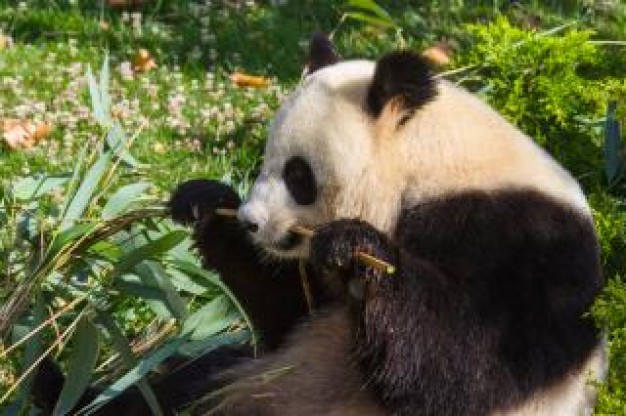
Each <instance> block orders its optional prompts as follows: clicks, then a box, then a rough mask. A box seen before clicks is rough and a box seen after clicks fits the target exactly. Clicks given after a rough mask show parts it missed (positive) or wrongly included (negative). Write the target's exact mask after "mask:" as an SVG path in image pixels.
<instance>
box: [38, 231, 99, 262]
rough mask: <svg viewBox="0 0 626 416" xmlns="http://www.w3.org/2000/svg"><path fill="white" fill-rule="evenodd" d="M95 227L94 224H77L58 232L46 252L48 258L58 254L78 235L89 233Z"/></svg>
mask: <svg viewBox="0 0 626 416" xmlns="http://www.w3.org/2000/svg"><path fill="white" fill-rule="evenodd" d="M94 228H95V225H94V224H76V225H73V226H71V227H69V228H67V229H65V230H63V231H61V232H59V233H57V234H56V235H55V236H54V239H53V240H52V244H51V245H50V248H49V249H48V250H47V252H46V258H47V259H50V258H52V257H54V256H56V255H57V254H58V253H59V251H61V250H62V249H63V248H64V247H66V246H67V245H68V244H69V243H71V242H73V241H74V240H75V239H77V238H78V237H82V236H84V235H85V234H88V233H89V232H91V231H92V230H93V229H94Z"/></svg>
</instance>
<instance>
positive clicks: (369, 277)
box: [310, 220, 397, 284]
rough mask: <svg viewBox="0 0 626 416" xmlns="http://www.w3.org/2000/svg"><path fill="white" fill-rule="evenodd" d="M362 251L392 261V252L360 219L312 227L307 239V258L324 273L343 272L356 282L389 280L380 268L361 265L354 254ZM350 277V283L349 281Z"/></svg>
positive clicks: (394, 253) (393, 254)
mask: <svg viewBox="0 0 626 416" xmlns="http://www.w3.org/2000/svg"><path fill="white" fill-rule="evenodd" d="M357 252H360V253H365V254H368V255H370V256H373V257H376V258H377V259H379V260H383V261H385V262H387V263H390V264H394V263H395V260H396V257H397V256H396V251H395V248H394V247H393V246H392V244H391V243H390V242H389V240H388V239H387V237H385V236H384V235H383V234H382V233H381V232H380V231H378V230H377V229H375V228H374V227H373V226H371V225H370V224H368V223H366V222H364V221H360V220H339V221H333V222H331V223H328V224H326V225H324V226H322V227H320V228H319V229H317V230H316V232H315V236H314V237H313V239H312V240H311V255H310V260H311V263H312V264H313V265H314V266H317V267H319V268H321V269H322V271H327V272H337V271H339V272H344V273H346V274H347V275H348V276H349V277H354V278H357V279H358V280H359V281H363V280H365V281H366V282H377V283H379V282H384V281H386V280H388V279H389V277H388V276H387V271H386V270H385V269H384V268H379V267H373V266H370V265H367V264H365V263H364V262H362V261H360V260H359V259H358V258H357V257H356V253H357ZM353 283H354V282H352V280H350V284H353Z"/></svg>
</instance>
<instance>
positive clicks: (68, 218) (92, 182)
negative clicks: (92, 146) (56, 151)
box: [61, 152, 111, 230]
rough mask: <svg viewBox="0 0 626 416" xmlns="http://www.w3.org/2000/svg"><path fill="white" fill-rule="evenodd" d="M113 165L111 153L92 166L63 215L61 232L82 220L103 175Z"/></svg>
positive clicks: (102, 156) (106, 153)
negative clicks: (79, 219) (74, 222)
mask: <svg viewBox="0 0 626 416" xmlns="http://www.w3.org/2000/svg"><path fill="white" fill-rule="evenodd" d="M110 165H111V153H109V152H104V153H102V154H101V155H100V157H99V158H98V160H96V162H95V163H94V164H93V165H92V166H91V168H90V169H89V170H88V171H87V173H86V174H85V177H84V178H83V180H82V182H81V183H80V185H79V186H78V189H77V190H76V193H75V194H74V196H73V197H72V200H71V202H70V204H69V205H68V207H67V211H66V212H65V213H64V215H63V221H62V225H61V230H64V229H67V228H68V227H69V226H71V224H72V222H73V221H75V220H77V219H78V218H80V217H81V216H82V215H83V214H84V212H85V210H86V209H87V207H88V206H89V203H90V202H91V198H92V196H93V195H94V193H95V191H96V189H97V187H98V185H99V184H100V181H101V180H102V177H103V175H104V174H105V172H106V171H107V170H108V168H109V167H110Z"/></svg>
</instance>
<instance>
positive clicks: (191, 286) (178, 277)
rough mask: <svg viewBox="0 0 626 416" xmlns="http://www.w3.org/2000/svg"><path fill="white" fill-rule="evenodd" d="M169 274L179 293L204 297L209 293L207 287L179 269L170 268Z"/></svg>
mask: <svg viewBox="0 0 626 416" xmlns="http://www.w3.org/2000/svg"><path fill="white" fill-rule="evenodd" d="M167 273H168V275H169V276H170V279H171V280H172V284H173V285H174V286H175V287H176V289H178V290H179V291H181V290H182V291H185V292H187V293H191V294H192V295H202V294H204V293H206V292H207V289H208V288H207V287H206V286H204V285H201V284H198V283H196V282H195V281H194V279H193V278H192V277H190V276H188V275H187V274H185V273H183V272H181V271H180V270H178V269H175V268H173V267H170V268H168V269H167Z"/></svg>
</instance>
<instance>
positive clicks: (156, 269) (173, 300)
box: [135, 261, 188, 320]
mask: <svg viewBox="0 0 626 416" xmlns="http://www.w3.org/2000/svg"><path fill="white" fill-rule="evenodd" d="M135 272H136V273H137V275H139V276H140V277H141V278H142V279H146V280H147V281H152V282H154V283H156V286H157V287H158V288H159V289H161V290H162V292H163V295H164V297H163V301H164V302H165V305H166V306H167V308H168V310H169V311H170V312H171V314H172V315H173V316H174V317H175V318H176V319H178V320H183V319H185V318H186V317H187V314H188V312H187V305H186V304H185V301H183V299H182V298H181V297H180V295H179V294H178V292H177V291H176V288H175V287H174V285H172V282H171V281H170V278H169V276H168V275H167V273H166V272H165V270H164V269H163V267H162V266H161V265H160V264H159V263H156V262H152V261H146V262H143V263H141V264H139V265H138V266H137V267H135Z"/></svg>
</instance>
